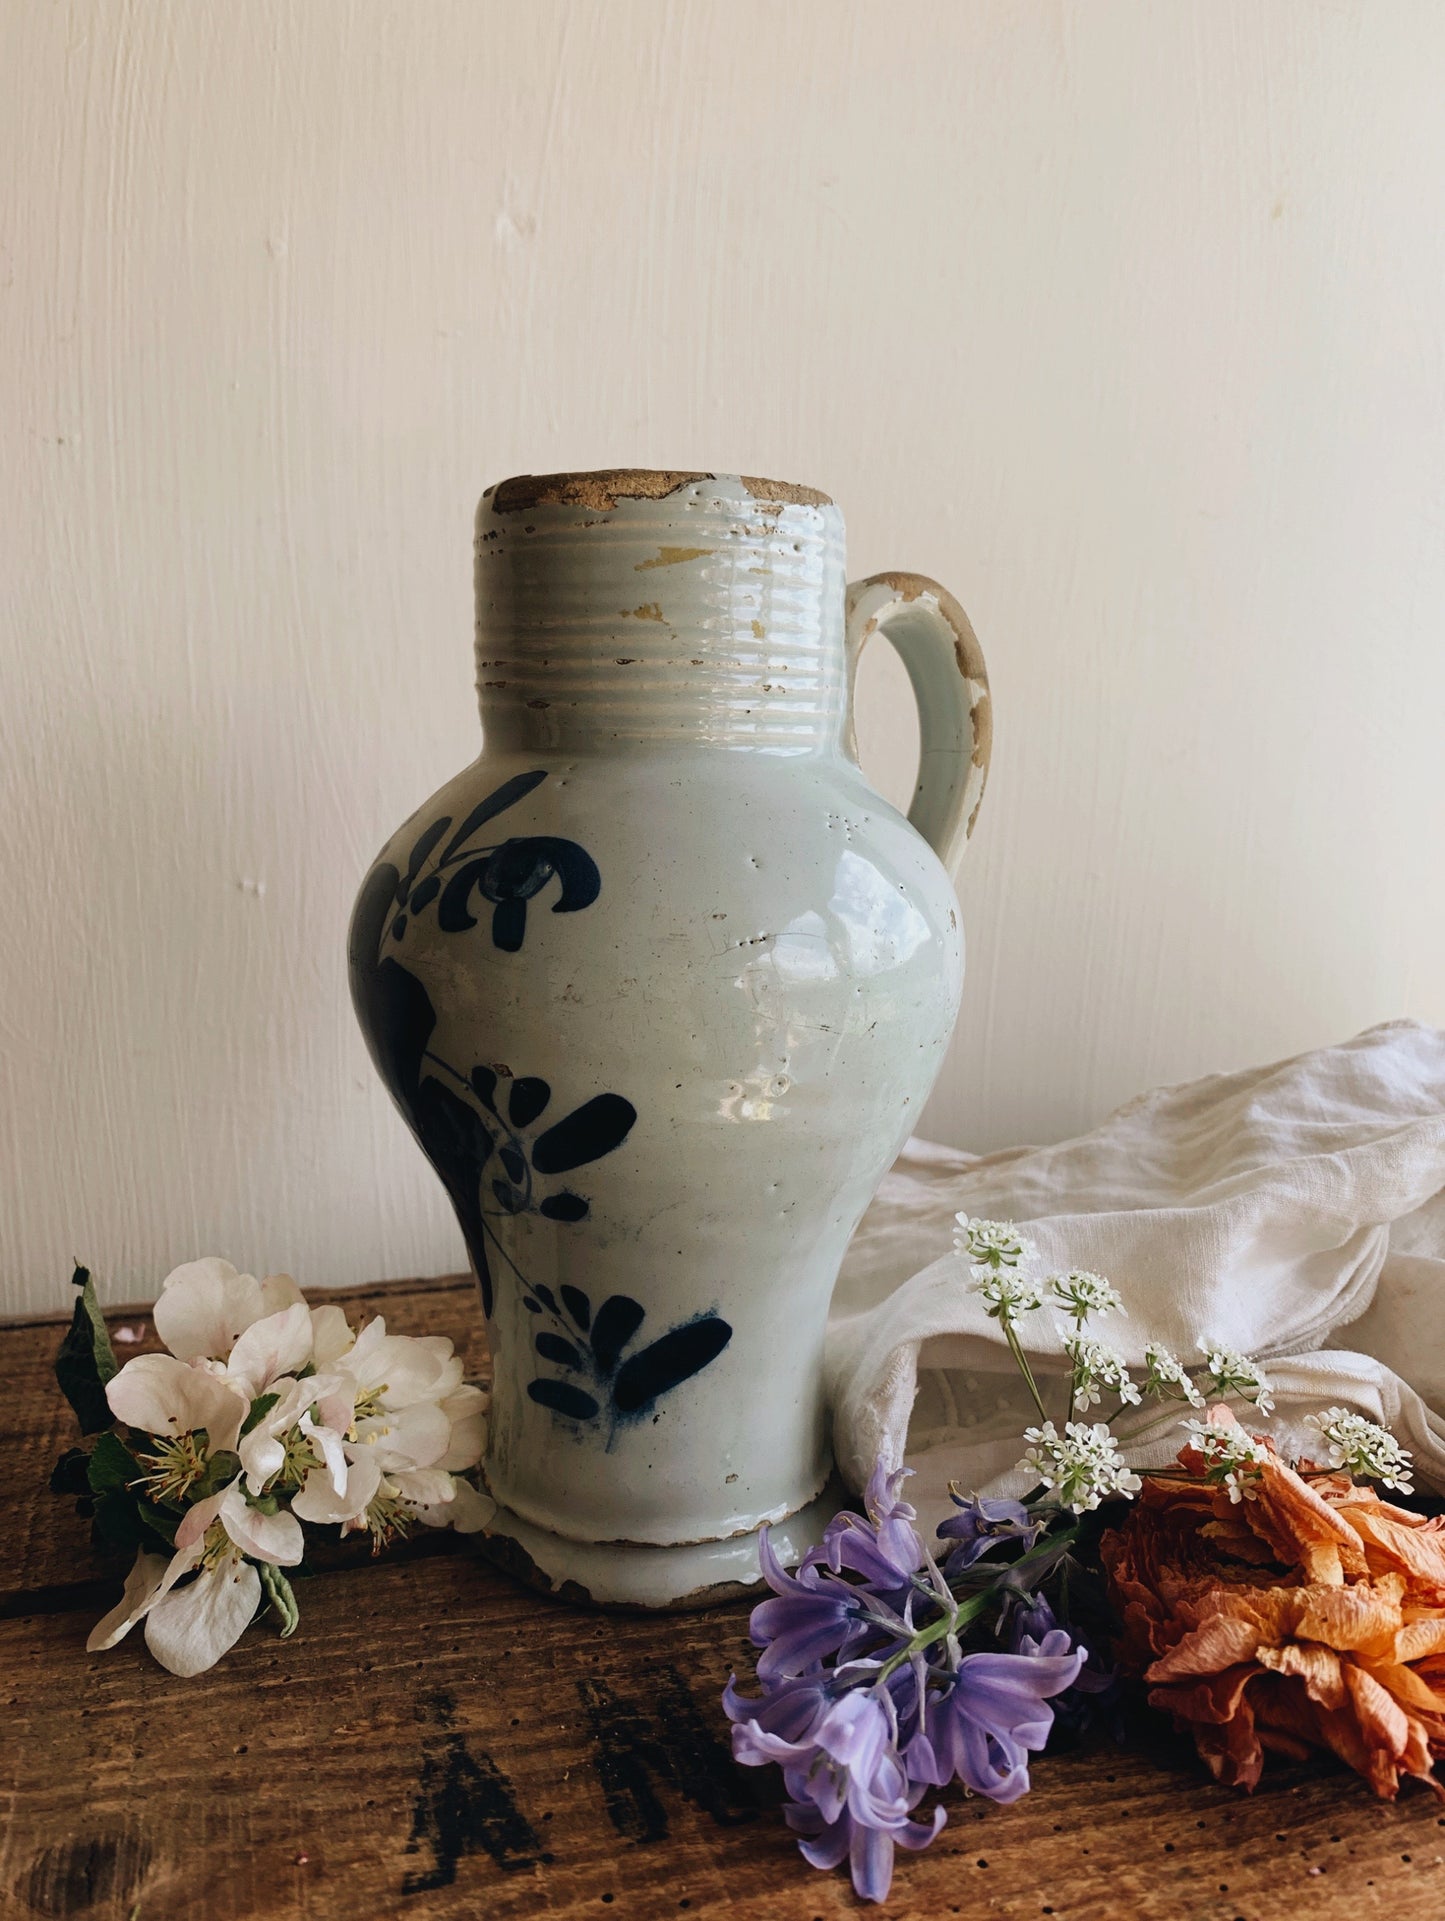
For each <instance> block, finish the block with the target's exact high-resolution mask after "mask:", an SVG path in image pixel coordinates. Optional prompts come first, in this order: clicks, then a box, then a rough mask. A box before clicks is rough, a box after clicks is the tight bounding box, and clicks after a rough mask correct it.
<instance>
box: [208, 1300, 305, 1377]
mask: <svg viewBox="0 0 1445 1921" xmlns="http://www.w3.org/2000/svg"><path fill="white" fill-rule="evenodd" d="M310 1359H311V1312H310V1309H309V1308H308V1307H307V1305H306V1303H305V1302H304V1301H293V1302H292V1304H291V1306H290V1307H283V1308H282V1309H281V1310H280V1312H279V1313H277V1314H268V1315H266V1316H265V1318H264V1319H262V1320H259V1321H254V1322H252V1324H251V1326H250V1327H248V1328H247V1329H246V1331H245V1333H244V1334H243V1335H242V1336H241V1337H240V1339H239V1340H238V1341H237V1342H236V1345H235V1346H234V1347H233V1348H232V1349H231V1354H230V1358H229V1360H228V1361H227V1363H226V1366H227V1369H228V1371H229V1372H230V1373H231V1374H232V1375H234V1377H235V1378H236V1379H237V1380H238V1381H241V1382H243V1383H244V1384H245V1387H246V1390H247V1393H248V1395H249V1397H250V1398H251V1399H253V1400H254V1398H255V1397H256V1395H258V1394H264V1393H265V1392H266V1390H267V1388H269V1387H270V1385H271V1383H272V1382H273V1381H276V1380H279V1379H280V1378H281V1376H282V1375H289V1374H299V1373H300V1372H301V1370H302V1368H303V1367H305V1366H306V1364H307V1362H308V1361H309V1360H310Z"/></svg>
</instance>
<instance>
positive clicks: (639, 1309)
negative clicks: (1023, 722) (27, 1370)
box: [351, 474, 988, 1606]
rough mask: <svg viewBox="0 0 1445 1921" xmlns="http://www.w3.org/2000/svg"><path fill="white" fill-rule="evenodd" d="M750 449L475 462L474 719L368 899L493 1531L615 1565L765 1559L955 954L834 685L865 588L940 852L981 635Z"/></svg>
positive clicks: (660, 1595) (367, 1004) (370, 1034)
mask: <svg viewBox="0 0 1445 1921" xmlns="http://www.w3.org/2000/svg"><path fill="white" fill-rule="evenodd" d="M770 485H771V484H770V483H765V482H759V481H743V480H740V479H737V478H735V477H733V478H729V477H711V476H685V475H650V474H641V475H639V474H616V475H610V476H609V475H594V476H563V477H557V478H556V479H554V480H552V481H543V482H535V481H522V482H509V483H504V485H503V486H502V487H500V488H497V489H494V490H492V491H490V492H489V493H488V495H486V496H484V498H483V501H482V503H481V507H480V508H479V510H478V518H477V560H476V574H477V678H478V685H479V693H480V700H481V711H482V722H483V739H484V747H483V752H482V755H481V757H480V758H479V759H478V760H477V761H476V762H475V763H474V764H473V765H472V766H470V767H468V768H466V769H465V770H464V771H463V772H461V773H459V774H458V775H457V776H456V778H455V779H454V780H452V781H450V782H449V783H448V784H447V785H446V786H445V787H443V788H442V789H441V791H440V792H439V793H437V794H435V795H434V796H433V797H432V798H431V799H430V800H429V801H427V802H426V804H425V805H424V806H423V807H421V808H419V809H418V811H417V812H416V814H415V815H414V816H413V817H412V819H411V820H410V821H408V822H407V823H406V825H405V826H404V827H403V828H402V829H401V830H400V831H399V832H398V833H397V834H396V835H395V836H394V837H393V839H392V840H391V841H390V842H389V843H388V844H387V846H386V847H385V848H384V849H383V851H382V853H381V855H380V856H379V858H378V862H377V864H376V866H375V867H374V868H373V870H372V873H371V875H370V876H369V877H368V880H367V883H366V885H365V886H364V887H363V890H362V894H361V898H360V900H359V901H358V905H357V910H356V916H355V919H354V921H353V927H352V940H351V961H352V978H353V992H354V995H355V998H356V1001H357V1006H358V1012H359V1015H360V1017H361V1020H362V1025H363V1028H364V1029H365V1031H366V1034H367V1039H368V1043H369V1045H370V1046H371V1049H372V1053H373V1056H374V1058H375V1059H376V1060H377V1064H378V1067H379V1068H380V1070H381V1072H382V1075H383V1078H384V1079H385V1080H386V1082H387V1084H388V1086H389V1088H390V1090H391V1092H392V1094H393V1096H394V1098H396V1099H397V1101H398V1104H399V1106H400V1107H401V1108H402V1111H403V1113H404V1114H405V1115H406V1117H407V1119H408V1121H409V1122H410V1124H411V1125H412V1127H413V1129H414V1131H416V1133H417V1134H418V1137H419V1139H420V1140H421V1142H422V1145H423V1147H424V1148H425V1149H426V1151H427V1152H428V1154H429V1155H430V1156H431V1158H432V1160H433V1162H434V1164H435V1165H436V1166H437V1167H438V1171H439V1172H440V1173H441V1175H442V1178H443V1179H444V1180H445V1181H446V1183H447V1185H448V1188H449V1191H450V1192H451V1194H452V1198H453V1201H454V1203H456V1205H457V1207H458V1213H459V1217H460V1218H461V1220H462V1224H463V1228H464V1231H465V1232H466V1234H467V1238H468V1244H469V1246H470V1248H471V1252H472V1255H473V1259H474V1261H475V1262H476V1265H477V1267H478V1272H479V1274H480V1275H481V1276H482V1285H483V1293H484V1299H485V1302H486V1305H487V1309H488V1317H489V1336H490V1341H491V1347H492V1353H493V1357H494V1365H495V1385H494V1389H493V1400H492V1413H491V1424H490V1436H489V1442H488V1451H487V1456H486V1460H485V1464H484V1471H485V1477H486V1483H487V1486H488V1488H489V1490H490V1492H491V1494H492V1496H493V1498H494V1499H495V1500H496V1501H497V1503H498V1504H499V1513H498V1517H497V1519H496V1521H495V1522H494V1524H493V1525H494V1531H496V1532H497V1533H498V1534H501V1535H506V1534H508V1533H509V1532H510V1534H511V1535H512V1536H513V1537H514V1539H515V1540H516V1541H517V1544H518V1545H519V1546H524V1549H525V1552H526V1554H527V1556H528V1557H529V1559H530V1561H531V1563H532V1566H533V1568H534V1570H535V1572H536V1573H537V1575H538V1577H539V1578H542V1579H544V1580H545V1581H546V1582H547V1583H548V1584H550V1585H552V1586H560V1585H561V1584H562V1583H563V1582H564V1581H566V1580H572V1581H573V1582H574V1583H575V1585H576V1586H577V1587H579V1588H581V1589H584V1590H585V1591H586V1592H588V1593H590V1594H592V1595H593V1596H594V1597H595V1598H597V1599H599V1600H609V1601H628V1600H632V1601H636V1602H638V1603H640V1604H643V1605H653V1606H656V1605H664V1604H667V1603H669V1602H671V1601H675V1600H677V1599H678V1598H679V1597H681V1596H683V1595H693V1594H695V1593H697V1592H698V1591H699V1590H706V1589H707V1588H708V1587H710V1586H714V1585H716V1584H717V1583H719V1582H722V1581H729V1582H734V1581H737V1580H740V1579H741V1580H748V1579H753V1578H756V1571H757V1570H756V1549H755V1543H753V1542H752V1541H751V1540H750V1538H749V1537H751V1536H752V1535H753V1534H754V1531H755V1530H756V1529H757V1528H758V1526H759V1525H760V1524H761V1523H762V1522H764V1521H772V1522H777V1521H781V1520H782V1519H784V1517H787V1516H790V1515H797V1514H799V1511H800V1510H803V1509H805V1508H807V1507H808V1505H809V1504H810V1503H811V1502H813V1501H814V1500H815V1498H816V1497H817V1496H818V1495H819V1493H820V1491H821V1490H822V1488H823V1486H824V1484H825V1482H826V1480H827V1478H828V1475H829V1472H830V1465H831V1463H830V1457H829V1451H828V1439H827V1420H826V1409H825V1407H824V1405H823V1399H822V1386H821V1381H822V1346H823V1333H824V1325H825V1321H826V1317H827V1310H828V1302H829V1296H830V1294H831V1291H832V1287H833V1282H834V1278H835V1276H836V1274H837V1270H838V1266H839V1263H840V1261H841V1258H842V1255H843V1250H844V1248H845V1246H846V1244H847V1241H848V1238H849V1235H850V1234H851V1232H852V1230H853V1228H854V1226H855V1225H856V1223H857V1221H858V1219H859V1216H860V1215H861V1214H862V1212H863V1209H864V1208H865V1207H866V1205H867V1203H868V1201H869V1199H870V1198H871V1196H872V1194H873V1192H874V1189H875V1187H876V1186H877V1184H878V1182H879V1180H880V1179H881V1177H882V1174H883V1173H884V1171H885V1169H886V1168H887V1167H888V1165H889V1163H890V1162H891V1160H892V1159H893V1157H894V1155H895V1154H896V1152H897V1150H898V1148H899V1147H900V1146H901V1144H902V1142H903V1141H904V1139H905V1138H906V1137H907V1135H908V1134H909V1132H910V1131H911V1129H912V1127H913V1125H914V1122H915V1119H916V1117H917V1115H918V1113H919V1111H920V1109H921V1107H922V1105H923V1102H924V1100H925V1099H926V1097H927V1095H928V1092H929V1089H930V1088H931V1086H932V1084H933V1080H934V1077H935V1075H936V1073H937V1071H938V1068H939V1065H940V1063H941V1061H942V1058H943V1052H944V1049H945V1046H946V1044H947V1041H948V1037H949V1033H950V1030H951V1028H952V1025H953V1021H954V1016H955V1014H956V1011H957V1007H958V999H959V992H960V987H961V983H962V978H963V935H962V930H961V928H960V925H959V916H958V907H957V902H956V900H955V898H954V894H953V890H952V886H951V884H950V881H949V876H948V873H947V871H946V870H945V866H944V864H943V860H941V859H940V854H939V852H935V851H934V847H933V846H930V844H929V842H928V841H927V840H925V839H924V837H923V835H922V834H921V833H920V832H918V831H916V829H915V827H914V826H911V825H910V824H909V822H908V821H907V820H905V819H904V818H903V817H902V816H901V815H900V814H899V813H897V812H896V811H895V810H894V809H893V808H892V807H890V806H889V805H888V804H887V803H886V802H885V801H883V800H881V799H880V798H879V797H878V795H877V794H875V793H874V792H873V790H872V789H871V788H870V787H869V786H868V784H867V782H866V781H865V780H864V779H863V776H862V774H861V773H860V772H859V769H858V767H857V765H856V762H855V761H854V759H853V758H852V748H851V716H850V713H849V686H850V682H851V679H852V675H853V672H854V671H855V669H856V658H857V653H858V651H859V650H860V649H861V646H862V645H863V643H864V641H865V640H866V638H867V637H868V634H869V633H871V632H872V631H873V630H874V629H875V628H876V627H878V626H880V625H882V626H883V627H885V628H886V630H887V632H888V635H889V638H890V639H893V640H894V641H895V644H897V645H898V646H899V651H900V652H901V653H902V654H903V656H904V659H905V664H906V665H907V666H908V668H909V672H910V675H911V676H912V678H913V682H914V685H915V688H916V689H917V690H918V691H919V695H920V704H921V715H922V732H923V746H924V753H923V763H922V767H921V771H920V786H919V794H918V797H917V798H916V800H915V803H914V808H913V818H914V819H916V820H918V822H919V823H920V825H922V826H923V827H924V828H925V829H926V830H927V831H928V832H929V833H930V835H931V837H932V838H933V839H934V841H935V842H936V843H937V845H938V847H939V849H940V851H941V852H942V853H943V855H944V856H945V857H947V858H949V859H953V858H956V856H957V853H958V851H959V849H960V848H961V845H962V840H963V837H964V835H965V833H966V832H967V828H968V826H969V825H970V824H971V818H972V814H973V812H974V810H975V809H976V806H977V800H978V795H979V792H980V791H981V788H982V781H983V775H984V771H985V767H986V760H987V746H988V728H987V693H986V685H985V682H984V678H983V668H982V661H981V658H980V657H979V655H978V650H977V643H976V642H975V641H974V639H973V636H972V632H971V630H969V629H968V625H967V622H966V620H964V619H963V616H962V614H961V611H960V610H959V609H958V608H957V605H956V603H953V602H952V601H951V600H949V597H948V596H947V595H945V594H944V593H943V591H942V590H941V589H938V588H936V587H934V586H933V584H932V583H931V582H923V581H919V580H917V579H915V578H912V577H905V576H887V577H883V578H880V579H879V580H877V581H875V582H872V583H864V585H863V587H862V588H861V589H857V590H854V591H853V593H852V596H851V612H848V613H845V608H847V607H848V605H849V603H848V601H847V600H846V599H845V584H844V557H843V526H842V517H841V515H840V514H839V512H838V510H837V508H836V507H834V506H832V505H831V504H830V503H828V502H826V501H825V500H824V499H823V497H822V496H817V495H810V494H809V493H808V490H805V489H799V488H780V487H771V490H770ZM654 496H656V497H654ZM845 619H846V621H847V626H848V632H847V635H846V637H845ZM438 823H445V825H441V826H439V825H438ZM793 1532H794V1533H797V1534H799V1540H798V1541H797V1542H794V1541H793V1540H792V1539H791V1536H790V1537H789V1540H788V1543H787V1544H788V1546H789V1547H790V1549H791V1550H792V1552H793V1554H794V1556H796V1553H798V1552H801V1549H802V1546H804V1545H806V1539H804V1538H803V1536H804V1534H806V1529H799V1528H798V1527H797V1526H796V1525H795V1527H794V1529H793ZM523 1535H525V1536H526V1542H525V1543H523V1542H522V1539H521V1537H522V1536H523ZM539 1541H540V1542H542V1543H543V1547H542V1548H539V1546H538V1543H539ZM569 1543H573V1544H578V1545H577V1547H576V1550H575V1552H571V1553H569V1548H568V1544H569ZM709 1543H714V1544H716V1547H715V1548H714V1549H713V1550H711V1551H710V1550H709V1549H708V1546H707V1544H709ZM582 1544H587V1545H586V1547H585V1549H584V1547H583V1546H582ZM684 1544H686V1545H684ZM740 1544H741V1547H742V1549H743V1550H745V1551H743V1552H740V1551H739V1550H740ZM659 1549H675V1550H677V1552H676V1554H675V1555H674V1556H673V1557H672V1561H671V1562H670V1560H669V1557H668V1556H667V1555H666V1554H663V1555H661V1556H660V1555H659V1553H658V1552H657V1550H659ZM644 1550H646V1551H645V1552H644ZM674 1562H675V1567H674V1569H673V1571H672V1572H669V1568H670V1566H671V1565H672V1563H674ZM629 1569H632V1570H633V1572H632V1573H631V1574H630V1573H629ZM584 1577H585V1578H584Z"/></svg>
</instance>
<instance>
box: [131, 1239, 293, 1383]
mask: <svg viewBox="0 0 1445 1921" xmlns="http://www.w3.org/2000/svg"><path fill="white" fill-rule="evenodd" d="M264 1311H265V1309H264V1307H263V1304H262V1300H261V1287H260V1283H259V1282H258V1281H257V1280H256V1279H255V1277H254V1275H251V1274H238V1273H237V1272H236V1270H235V1268H234V1267H232V1265H231V1263H230V1262H229V1261H222V1260H217V1259H216V1258H215V1257H214V1256H211V1257H209V1258H208V1259H206V1260H201V1261H187V1262H186V1264H185V1265H184V1266H183V1267H178V1268H176V1269H175V1270H174V1272H172V1273H170V1274H168V1275H167V1276H166V1278H165V1280H164V1281H163V1282H162V1284H161V1297H160V1299H159V1300H158V1301H157V1302H156V1304H155V1307H154V1309H153V1310H152V1318H153V1320H154V1321H155V1329H156V1333H157V1334H159V1335H160V1337H161V1339H162V1340H163V1341H164V1342H165V1344H166V1346H167V1347H168V1348H169V1349H170V1350H171V1352H172V1354H174V1355H176V1356H177V1358H178V1359H180V1360H182V1361H193V1360H216V1361H221V1360H224V1359H225V1358H226V1356H227V1355H228V1354H229V1353H230V1351H231V1349H232V1348H233V1347H234V1346H235V1344H236V1339H237V1337H238V1335H240V1334H242V1333H244V1331H245V1330H246V1329H247V1328H248V1327H249V1326H250V1325H251V1323H252V1321H256V1320H259V1319H260V1318H261V1315H262V1314H263V1313H264Z"/></svg>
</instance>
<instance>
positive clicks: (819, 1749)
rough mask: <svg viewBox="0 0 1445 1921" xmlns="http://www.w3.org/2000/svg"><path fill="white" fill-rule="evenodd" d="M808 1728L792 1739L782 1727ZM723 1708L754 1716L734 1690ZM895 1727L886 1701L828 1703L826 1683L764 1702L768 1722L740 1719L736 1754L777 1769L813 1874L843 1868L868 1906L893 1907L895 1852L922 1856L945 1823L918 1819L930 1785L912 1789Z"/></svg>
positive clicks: (853, 1693)
mask: <svg viewBox="0 0 1445 1921" xmlns="http://www.w3.org/2000/svg"><path fill="white" fill-rule="evenodd" d="M810 1698H811V1701H812V1712H811V1715H810V1718H809V1719H807V1720H806V1721H804V1722H803V1723H802V1725H799V1726H797V1727H796V1731H795V1732H794V1733H793V1735H792V1737H791V1738H789V1736H788V1735H786V1734H784V1733H783V1732H782V1731H781V1725H780V1724H781V1722H782V1721H783V1719H784V1718H785V1717H787V1718H794V1719H797V1718H800V1717H799V1711H800V1710H801V1709H803V1708H804V1706H805V1704H807V1703H808V1702H809V1700H810ZM723 1704H724V1707H725V1708H726V1709H727V1712H728V1714H729V1715H730V1716H734V1717H736V1710H737V1709H739V1708H743V1709H747V1710H754V1709H755V1708H756V1705H757V1704H753V1703H748V1702H744V1701H743V1700H742V1697H740V1696H738V1695H737V1694H736V1692H735V1690H732V1689H731V1688H730V1690H729V1694H728V1695H726V1696H724V1703H723ZM896 1736H897V1726H896V1723H895V1720H894V1716H893V1709H892V1703H891V1701H890V1700H889V1698H888V1696H887V1694H886V1693H885V1692H879V1691H875V1690H874V1689H872V1688H857V1687H855V1688H847V1689H844V1690H842V1691H838V1692H833V1693H831V1694H830V1691H829V1689H827V1688H826V1687H825V1686H823V1685H822V1684H821V1683H809V1682H803V1683H801V1684H793V1686H792V1687H791V1688H789V1689H786V1690H784V1691H783V1693H782V1696H781V1699H780V1698H779V1696H778V1695H774V1696H773V1697H772V1699H771V1700H767V1701H765V1703H764V1704H763V1709H762V1712H761V1713H758V1712H752V1713H751V1718H748V1719H737V1718H734V1726H733V1754H734V1757H735V1758H736V1759H737V1760H739V1761H741V1762H743V1763H744V1764H745V1765H747V1766H751V1767H758V1766H762V1765H764V1764H765V1763H767V1762H769V1761H776V1762H777V1763H778V1765H779V1766H780V1767H781V1768H782V1770H783V1780H784V1782H785V1783H786V1786H787V1790H788V1793H789V1795H790V1796H791V1797H792V1799H791V1801H790V1802H789V1804H788V1806H787V1808H786V1809H785V1810H784V1817H785V1819H786V1820H787V1823H788V1826H789V1827H790V1828H792V1829H793V1831H794V1833H796V1834H798V1835H799V1836H800V1837H801V1838H800V1841H799V1847H800V1848H801V1850H802V1853H803V1856H804V1858H805V1859H806V1860H808V1861H809V1862H811V1863H812V1865H813V1866H814V1867H815V1868H834V1867H837V1865H838V1864H839V1862H840V1861H842V1860H844V1859H845V1858H846V1859H847V1861H848V1864H849V1867H850V1869H851V1872H852V1876H853V1886H854V1887H855V1888H856V1889H857V1891H858V1893H859V1894H860V1895H861V1896H862V1897H863V1898H864V1899H865V1900H868V1901H882V1900H884V1899H886V1897H887V1894H888V1889H889V1886H890V1884H891V1882H892V1879H893V1850H894V1848H895V1846H901V1847H905V1848H925V1847H927V1846H928V1843H929V1842H930V1841H931V1840H932V1839H933V1838H934V1836H935V1835H936V1834H937V1833H938V1831H939V1829H940V1828H941V1827H942V1826H943V1824H944V1821H945V1819H946V1818H947V1817H946V1815H945V1814H944V1811H943V1809H942V1808H935V1809H934V1811H933V1815H932V1818H931V1819H930V1820H928V1821H914V1820H913V1819H911V1815H912V1812H913V1809H914V1808H915V1807H917V1805H918V1803H919V1801H920V1800H921V1799H922V1798H923V1795H924V1792H925V1784H924V1783H923V1782H921V1781H914V1780H910V1778H909V1776H908V1773H907V1770H906V1769H905V1768H904V1766H903V1762H902V1760H901V1759H900V1757H899V1754H898V1749H897V1745H896Z"/></svg>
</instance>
